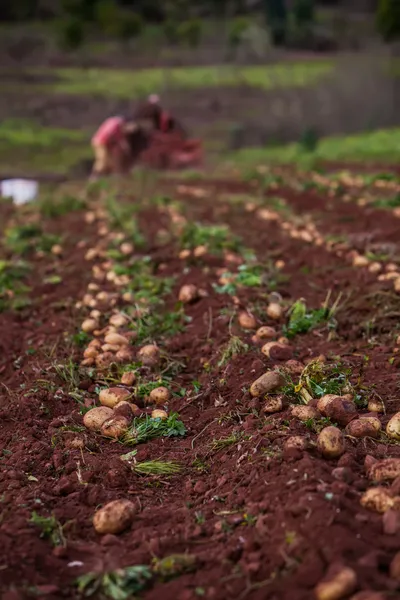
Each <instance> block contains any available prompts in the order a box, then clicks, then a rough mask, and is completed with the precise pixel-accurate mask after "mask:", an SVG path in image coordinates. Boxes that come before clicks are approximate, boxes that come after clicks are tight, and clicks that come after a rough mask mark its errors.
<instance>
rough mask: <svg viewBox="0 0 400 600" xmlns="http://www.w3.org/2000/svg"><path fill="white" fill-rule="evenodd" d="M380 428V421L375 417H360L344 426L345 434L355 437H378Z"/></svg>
mask: <svg viewBox="0 0 400 600" xmlns="http://www.w3.org/2000/svg"><path fill="white" fill-rule="evenodd" d="M381 428H382V426H381V422H380V420H379V419H377V418H376V417H360V418H359V419H354V420H353V421H350V423H349V424H348V425H347V427H346V434H347V435H351V436H352V437H355V438H363V437H372V438H375V437H378V435H379V432H380V430H381Z"/></svg>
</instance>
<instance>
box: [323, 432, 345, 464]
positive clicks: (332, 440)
mask: <svg viewBox="0 0 400 600" xmlns="http://www.w3.org/2000/svg"><path fill="white" fill-rule="evenodd" d="M317 447H318V450H319V452H320V453H321V454H322V456H324V457H325V458H338V457H339V456H341V455H342V454H343V453H344V451H345V449H346V445H345V441H344V435H343V433H342V432H341V431H340V429H338V428H337V427H333V425H330V426H329V427H324V429H322V431H321V432H320V434H319V436H318V440H317Z"/></svg>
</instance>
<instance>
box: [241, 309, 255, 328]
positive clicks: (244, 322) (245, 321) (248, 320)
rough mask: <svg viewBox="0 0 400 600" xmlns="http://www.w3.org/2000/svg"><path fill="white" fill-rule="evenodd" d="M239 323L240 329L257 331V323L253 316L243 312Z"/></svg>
mask: <svg viewBox="0 0 400 600" xmlns="http://www.w3.org/2000/svg"><path fill="white" fill-rule="evenodd" d="M238 321H239V325H240V327H242V328H243V329H256V328H257V321H256V319H255V317H254V316H253V315H251V314H250V313H248V312H247V311H245V310H243V311H241V312H240V313H239V315H238Z"/></svg>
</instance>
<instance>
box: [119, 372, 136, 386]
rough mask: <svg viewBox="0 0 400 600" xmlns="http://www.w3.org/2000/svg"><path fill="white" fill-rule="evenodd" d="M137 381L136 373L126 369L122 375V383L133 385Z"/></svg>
mask: <svg viewBox="0 0 400 600" xmlns="http://www.w3.org/2000/svg"><path fill="white" fill-rule="evenodd" d="M135 381H136V374H135V373H134V372H133V371H125V373H123V375H122V377H121V383H122V385H127V386H129V387H130V386H131V385H133V384H134V383H135Z"/></svg>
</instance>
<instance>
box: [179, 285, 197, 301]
mask: <svg viewBox="0 0 400 600" xmlns="http://www.w3.org/2000/svg"><path fill="white" fill-rule="evenodd" d="M178 297H179V302H182V303H183V304H190V303H191V302H194V301H195V300H197V298H198V297H199V291H198V289H197V287H196V286H195V285H193V284H192V283H189V284H187V285H183V286H182V287H181V289H180V290H179V296H178Z"/></svg>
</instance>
